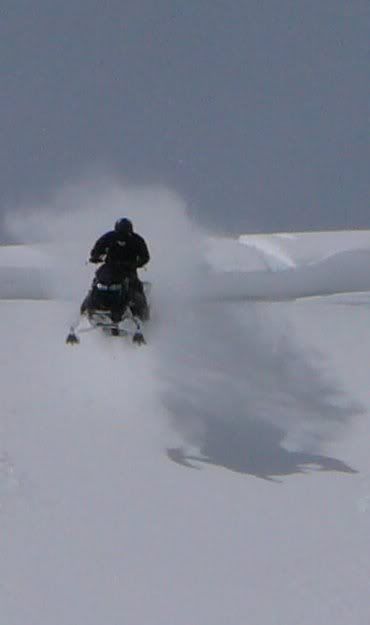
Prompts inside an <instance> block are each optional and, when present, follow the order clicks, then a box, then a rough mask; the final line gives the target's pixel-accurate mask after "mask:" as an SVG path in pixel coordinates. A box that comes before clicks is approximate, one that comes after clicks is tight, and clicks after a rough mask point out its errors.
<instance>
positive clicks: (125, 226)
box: [114, 217, 134, 237]
mask: <svg viewBox="0 0 370 625" xmlns="http://www.w3.org/2000/svg"><path fill="white" fill-rule="evenodd" d="M114 230H115V232H117V234H119V235H121V236H124V237H127V236H129V235H130V234H132V233H133V231H134V228H133V225H132V222H131V221H130V220H129V219H126V217H124V218H123V219H118V220H117V221H116V223H115V224H114Z"/></svg>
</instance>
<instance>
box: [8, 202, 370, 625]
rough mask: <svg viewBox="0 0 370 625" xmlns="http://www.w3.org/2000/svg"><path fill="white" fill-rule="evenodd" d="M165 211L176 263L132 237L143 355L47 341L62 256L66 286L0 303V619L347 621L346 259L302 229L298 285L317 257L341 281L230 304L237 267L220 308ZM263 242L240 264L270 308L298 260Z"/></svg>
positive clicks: (362, 348) (110, 342) (352, 510)
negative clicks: (140, 288)
mask: <svg viewBox="0 0 370 625" xmlns="http://www.w3.org/2000/svg"><path fill="white" fill-rule="evenodd" d="M134 197H137V196H134ZM129 199H130V201H131V200H132V198H129ZM161 201H162V204H163V196H161ZM139 203H140V202H139ZM159 203H160V202H159ZM112 206H114V210H116V206H117V202H112ZM168 206H171V211H173V214H174V217H173V219H172V221H171V223H170V224H169V223H168V221H167V222H166V223H167V224H168V227H169V229H170V232H171V234H172V235H173V238H174V244H173V245H174V247H173V252H174V253H175V254H176V262H175V263H172V264H171V266H169V263H167V262H165V261H166V258H165V254H162V253H161V242H163V236H164V235H163V232H161V231H160V229H158V230H157V231H155V230H151V232H150V233H149V237H148V238H149V240H150V241H151V242H152V246H153V250H155V252H156V254H154V258H153V265H154V264H156V267H155V268H154V269H151V271H152V272H153V273H150V272H149V273H148V277H149V278H150V279H152V281H153V282H154V284H155V286H156V288H155V289H154V291H153V297H154V302H153V306H154V319H153V322H152V325H151V327H150V328H149V329H148V336H149V338H150V341H149V344H148V346H146V347H145V348H136V347H134V346H132V345H129V344H127V343H125V342H122V341H120V340H116V339H114V338H104V337H103V336H101V335H99V334H94V333H90V334H86V335H84V336H83V338H82V343H81V345H80V346H78V347H69V346H66V345H65V344H64V338H65V334H66V331H67V329H68V323H69V320H70V319H72V318H73V316H74V312H75V309H76V306H77V303H78V297H77V294H76V296H75V289H76V287H75V282H76V283H77V285H78V287H79V289H80V290H79V296H81V284H84V288H86V286H87V283H88V281H89V277H90V273H89V272H90V271H91V270H90V269H89V268H83V263H82V259H81V260H80V265H81V270H78V266H79V264H78V262H77V260H76V258H77V257H76V256H75V255H74V254H73V253H71V254H70V255H69V257H68V261H66V265H67V269H66V268H65V267H64V271H68V272H69V277H70V278H72V277H74V278H75V281H72V279H71V281H70V282H68V284H70V289H66V285H65V284H64V285H61V286H60V288H61V290H60V293H58V294H57V293H55V292H54V293H51V292H50V291H49V297H50V299H49V300H47V301H42V300H36V301H29V300H25V299H23V300H9V299H8V300H6V299H2V300H1V301H0V319H1V324H0V332H1V352H0V363H1V378H0V379H1V416H0V530H1V532H0V556H1V557H0V623H1V625H50V624H52V625H79V624H82V623H89V625H102V624H104V625H227V624H230V625H246V624H247V623H248V624H249V623H250V624H253V625H312V624H315V625H328V623H335V624H336V625H348V624H349V623H351V625H366V624H367V623H368V622H369V620H370V604H369V600H368V586H369V582H368V580H369V575H370V565H369V558H368V553H369V522H370V516H369V515H370V460H369V453H368V441H369V433H370V431H369V430H370V423H369V409H370V391H369V389H370V384H369V369H368V366H367V364H368V353H369V348H370V338H369V323H370V293H367V292H362V293H352V294H351V293H350V291H352V290H353V289H352V288H351V285H352V286H353V284H355V285H357V284H358V282H357V281H358V275H357V273H358V271H359V270H360V269H361V273H362V275H363V280H364V283H365V277H364V276H365V275H366V272H367V266H366V262H367V256H366V254H367V252H364V251H356V247H355V245H354V244H353V243H354V241H355V239H354V238H353V233H351V234H349V239H351V245H350V246H351V249H352V253H351V254H350V255H348V253H347V252H346V253H344V251H345V250H348V247H347V245H346V241H347V238H346V233H342V234H341V241H343V243H344V244H343V243H342V244H341V247H339V246H337V245H334V248H335V249H333V247H332V246H333V235H332V234H330V233H321V235H320V237H321V239H322V244H323V247H324V248H326V249H330V253H331V254H335V255H336V256H332V257H331V260H328V261H323V262H324V265H323V266H324V267H325V272H321V278H320V281H319V293H322V292H323V291H325V289H326V291H325V292H328V293H330V292H332V290H333V288H332V279H331V278H332V274H333V272H334V273H335V272H336V268H338V266H339V268H340V271H339V272H338V273H339V274H341V276H342V277H341V281H340V285H339V286H340V288H339V291H341V292H342V293H343V292H345V291H346V293H345V294H341V295H335V296H331V297H317V298H314V299H299V300H296V301H274V302H266V301H250V300H249V301H248V298H249V297H250V296H251V292H250V290H249V286H248V285H249V284H250V282H249V278H250V276H248V275H247V274H245V275H239V276H238V281H237V282H235V283H234V286H233V288H234V291H233V297H234V299H233V301H229V296H230V292H229V291H228V290H227V285H228V283H227V281H226V282H225V280H224V278H225V276H223V275H222V273H220V274H219V280H218V281H217V293H216V287H215V286H214V284H216V282H212V280H211V278H212V276H213V274H212V271H211V270H210V269H209V268H207V267H204V266H203V264H202V263H203V260H202V258H201V249H202V247H203V246H202V240H201V235H200V234H199V233H196V232H195V233H194V231H193V228H192V226H191V225H190V224H189V223H188V221H187V218H186V216H184V213H183V209H182V208H181V207H180V206H179V205H178V204H176V202H174V201H173V198H170V199H169V201H168ZM136 209H137V212H138V221H139V223H140V222H141V228H143V227H144V229H145V226H147V228H148V230H149V221H150V220H149V219H147V220H146V218H145V214H144V213H145V211H144V212H142V213H140V208H139V207H136ZM112 210H113V209H112ZM160 210H164V209H163V206H162V208H161V209H160ZM171 211H170V210H169V212H171ZM140 215H141V217H140ZM97 227H98V226H97ZM184 228H187V233H188V237H187V246H185V245H184V246H183V247H182V245H181V241H182V240H183V233H184ZM166 236H167V234H166ZM300 236H302V238H304V245H305V246H306V250H308V251H309V245H310V244H309V235H297V237H298V238H299V237H300ZM312 236H313V237H316V242H315V241H313V245H312V249H313V250H314V249H316V248H315V246H316V244H317V236H318V235H312ZM361 236H362V235H361ZM78 237H79V238H80V248H81V245H82V247H83V246H86V249H88V242H87V240H86V241H85V239H84V237H82V236H81V231H80V232H79V234H78ZM87 238H88V237H87ZM92 238H93V237H92ZM349 239H348V240H349ZM265 240H266V237H264V241H265ZM176 241H177V244H176ZM189 241H191V245H190V247H191V249H190V253H189V249H188V248H189ZM285 241H286V242H287V248H286V250H285V253H286V254H287V256H289V257H290V258H291V259H292V263H293V265H292V268H291V269H284V270H283V271H281V272H278V271H275V272H272V271H271V270H270V269H267V270H265V271H263V270H260V271H258V272H256V273H255V274H253V285H254V286H256V288H257V286H258V279H259V278H261V279H262V283H261V284H263V285H264V288H265V291H263V292H262V290H260V291H259V292H258V296H259V297H260V296H261V297H270V296H271V293H272V291H271V289H272V286H271V285H273V284H274V282H273V280H272V278H273V277H274V276H275V278H277V280H278V282H277V284H278V285H279V288H278V287H274V289H273V295H274V297H275V298H276V299H282V300H284V299H285V298H287V297H291V296H292V293H293V292H295V291H296V284H298V278H299V276H301V283H302V290H303V291H305V287H304V284H305V280H306V278H307V271H308V270H309V267H307V266H306V265H303V266H302V262H301V259H300V258H299V257H298V256H297V257H295V255H294V253H292V251H291V249H289V248H288V246H289V242H291V240H290V239H288V238H287V239H286V240H285V239H284V238H282V239H281V242H280V245H283V246H284V245H285ZM369 241H370V236H369ZM199 243H201V244H200V245H199ZM235 245H236V246H237V245H240V244H239V243H237V242H235ZM221 248H222V241H220V249H221ZM73 249H77V247H76V248H73ZM215 249H217V244H216V246H215V244H214V242H213V252H212V254H213V258H214V255H215ZM271 249H273V245H272V246H269V247H268V250H269V251H268V253H269V255H270V254H271ZM358 249H359V250H364V241H363V238H362V239H361V240H360V241H359V246H358ZM222 250H223V251H222V253H223V254H224V248H222ZM254 251H255V250H254ZM250 252H251V254H252V253H254V252H253V249H252V248H251V250H250ZM342 252H343V253H342ZM79 253H81V249H80V251H79ZM260 253H261V252H259V254H260ZM19 254H20V255H21V254H22V252H19ZM216 256H217V254H216ZM321 257H322V255H321V252H320V254H318V255H317V254H316V256H315V255H314V253H313V252H312V255H311V256H310V262H314V261H318V262H319V261H320V258H321ZM0 258H1V255H0ZM250 258H251V263H252V262H254V261H252V256H251V257H250ZM333 258H336V259H337V260H338V259H339V260H340V263H339V265H336V264H335V263H336V261H333ZM353 259H355V262H353ZM269 260H270V261H271V258H269ZM347 261H348V262H347ZM333 262H334V264H333ZM46 264H48V263H46ZM247 264H248V263H247ZM50 266H52V267H54V269H55V263H54V262H51V263H50ZM270 266H271V265H270ZM71 268H72V269H71ZM246 269H248V267H246ZM72 270H73V272H74V275H73V274H72V273H71V271H72ZM4 271H5V269H4ZM203 272H204V273H203ZM293 272H294V273H293ZM257 274H258V275H257ZM324 274H325V279H324V278H323V277H322V276H323V275H324ZM199 275H201V276H202V280H199ZM267 275H269V280H270V282H267V278H266V276H267ZM315 275H316V276H317V275H318V274H315ZM204 276H207V277H209V278H210V280H209V283H210V285H211V286H210V287H209V289H208V290H207V292H206V295H207V297H200V295H202V293H201V289H200V285H201V283H203V278H204ZM258 276H259V278H258ZM282 276H284V278H282ZM290 276H291V277H290ZM293 276H297V278H295V277H293ZM263 280H266V282H263ZM279 280H284V282H280V281H279ZM290 280H292V283H291V282H290ZM295 280H297V282H295ZM338 280H339V278H338ZM292 284H293V285H292ZM361 284H363V283H362V282H361ZM236 285H237V286H236ZM266 285H267V286H266ZM314 286H315V284H314V279H312V282H311V283H310V288H309V289H306V290H307V291H308V290H309V291H310V293H311V292H312V291H313V290H314ZM54 288H55V287H54ZM259 288H260V289H262V287H259ZM279 289H280V290H279ZM82 290H83V289H82ZM67 291H68V293H67ZM76 291H77V289H76ZM169 293H170V295H171V297H169ZM253 294H254V291H253V293H252V295H253ZM304 294H306V293H304ZM67 295H68V297H67V298H66V296H67ZM210 295H211V297H209V296H210ZM235 300H238V301H235ZM159 301H160V302H161V303H162V302H164V303H165V306H163V308H161V306H160V305H159Z"/></svg>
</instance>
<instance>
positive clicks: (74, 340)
mask: <svg viewBox="0 0 370 625" xmlns="http://www.w3.org/2000/svg"><path fill="white" fill-rule="evenodd" d="M79 342H80V339H79V338H78V336H76V334H75V333H74V332H70V333H69V334H68V336H67V338H66V344H67V345H78V344H79Z"/></svg>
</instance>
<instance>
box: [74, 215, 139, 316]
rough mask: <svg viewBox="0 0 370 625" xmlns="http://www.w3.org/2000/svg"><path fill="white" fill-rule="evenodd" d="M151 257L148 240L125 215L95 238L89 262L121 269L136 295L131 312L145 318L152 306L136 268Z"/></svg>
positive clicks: (83, 306) (86, 303)
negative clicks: (135, 230) (134, 227)
mask: <svg viewBox="0 0 370 625" xmlns="http://www.w3.org/2000/svg"><path fill="white" fill-rule="evenodd" d="M149 260H150V255H149V251H148V247H147V244H146V242H145V240H144V239H143V237H141V236H140V235H139V234H137V233H136V232H134V229H133V225H132V222H131V221H130V220H129V219H127V218H126V217H124V218H123V219H118V220H117V221H116V223H115V226H114V230H110V231H109V232H106V233H105V234H103V236H101V237H100V238H99V239H98V240H97V241H96V243H95V245H94V247H93V248H92V250H91V252H90V258H89V262H90V263H101V262H104V263H105V264H106V265H113V266H114V268H115V269H118V270H119V273H120V274H121V278H122V280H123V279H124V278H126V277H128V278H129V284H130V289H131V296H132V299H133V307H132V309H133V310H132V312H133V313H134V314H135V315H137V316H138V317H140V318H141V319H142V320H143V321H145V320H146V319H148V317H149V307H148V303H147V300H146V297H145V293H144V288H143V284H142V282H141V281H140V280H139V278H138V275H137V269H138V268H140V267H144V265H146V264H147V263H148V262H149ZM86 300H87V298H86V299H85V300H84V302H83V303H82V305H81V314H83V313H84V312H85V311H86V308H87V305H88V302H87V301H86Z"/></svg>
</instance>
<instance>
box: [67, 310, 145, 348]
mask: <svg viewBox="0 0 370 625" xmlns="http://www.w3.org/2000/svg"><path fill="white" fill-rule="evenodd" d="M83 317H85V318H86V319H87V321H88V323H89V325H88V326H83V321H84V319H83ZM127 322H129V323H130V325H131V326H134V329H132V328H131V327H127ZM97 329H101V330H102V331H103V332H104V334H107V335H110V336H121V337H131V338H132V342H133V343H135V344H136V345H144V344H145V343H146V341H145V338H144V335H143V331H142V327H141V322H140V320H139V319H138V318H137V317H136V316H135V315H133V314H132V312H131V309H130V308H129V307H128V308H127V309H126V311H125V312H124V314H123V316H122V319H121V320H120V321H117V322H115V321H112V318H111V316H110V314H109V312H108V311H105V310H90V311H88V313H87V315H86V316H85V315H83V316H82V319H80V320H79V321H78V322H77V323H76V324H73V325H71V327H70V329H69V333H68V335H67V338H66V343H67V344H69V345H77V344H79V342H80V338H79V334H82V333H83V332H91V331H92V330H97Z"/></svg>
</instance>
